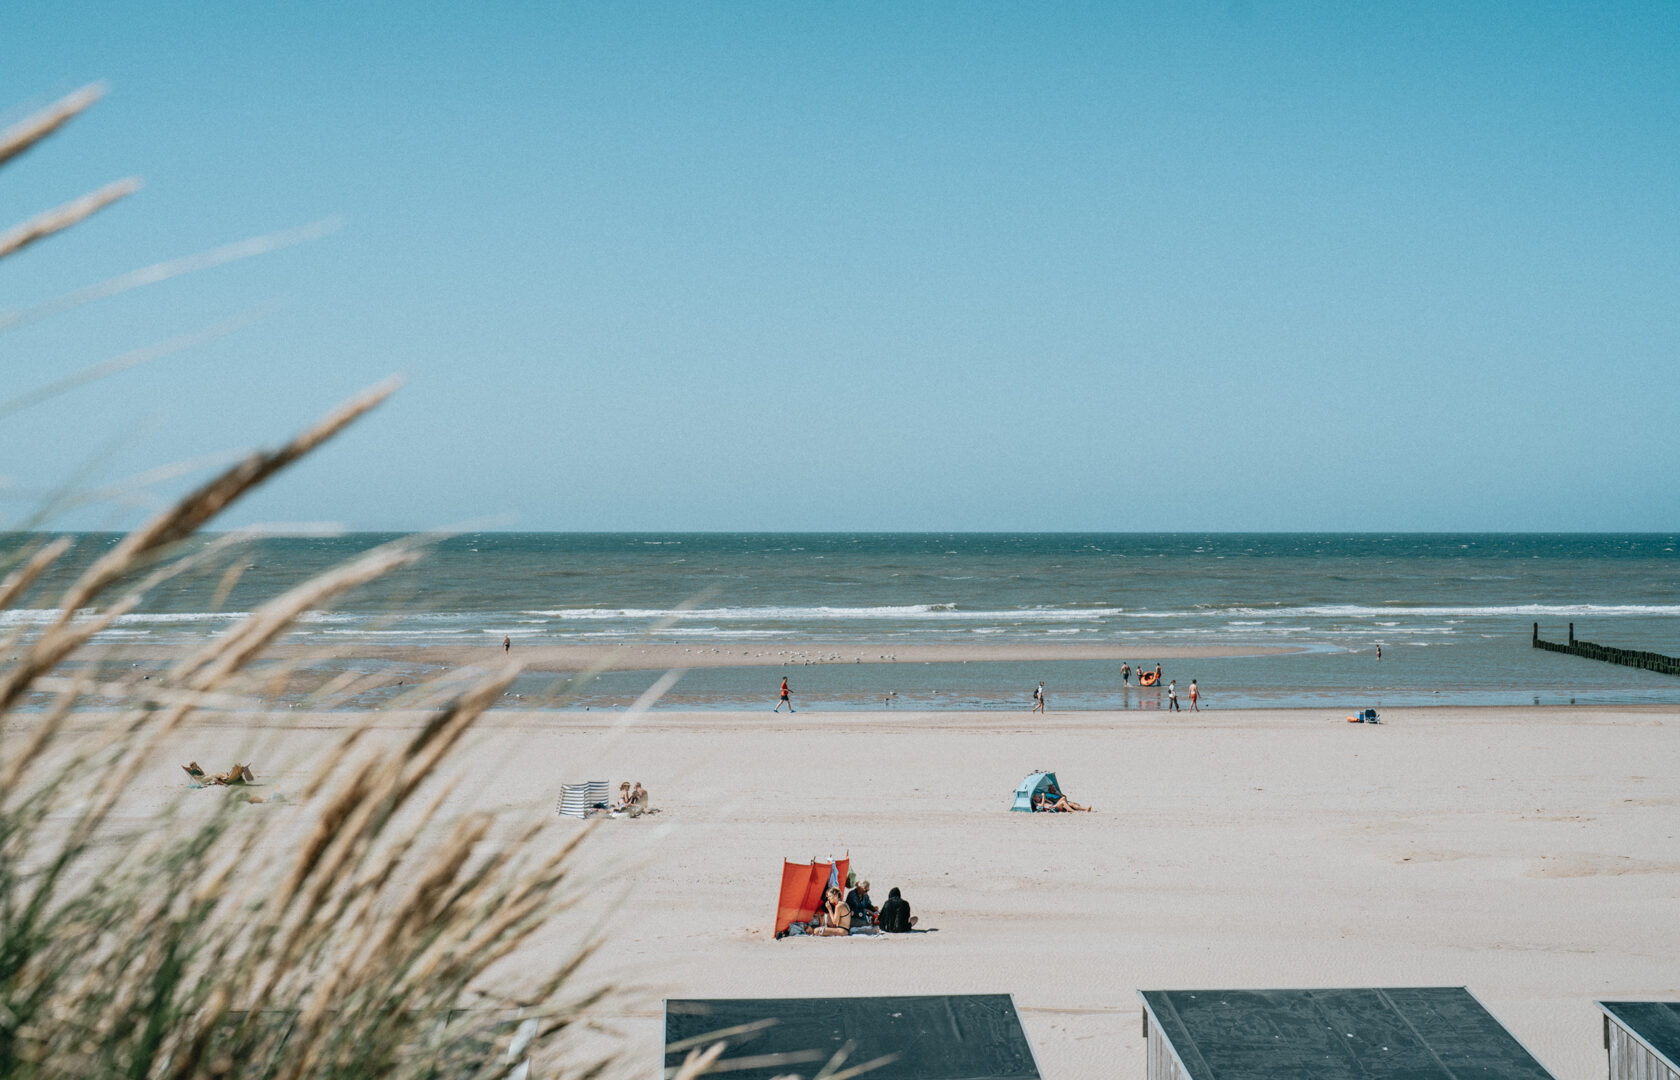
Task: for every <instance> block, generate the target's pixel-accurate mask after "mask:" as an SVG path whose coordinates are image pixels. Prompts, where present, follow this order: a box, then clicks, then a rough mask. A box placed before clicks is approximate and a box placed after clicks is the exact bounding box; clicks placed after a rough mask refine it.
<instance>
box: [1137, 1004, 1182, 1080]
mask: <svg viewBox="0 0 1680 1080" xmlns="http://www.w3.org/2000/svg"><path fill="white" fill-rule="evenodd" d="M1143 1036H1144V1041H1145V1042H1146V1043H1147V1044H1148V1054H1149V1065H1148V1073H1147V1076H1148V1078H1149V1080H1191V1078H1190V1074H1189V1073H1187V1072H1185V1071H1184V1065H1183V1063H1182V1062H1180V1061H1179V1060H1178V1052H1177V1051H1175V1050H1174V1049H1173V1045H1172V1043H1170V1042H1168V1041H1167V1037H1166V1035H1164V1034H1162V1032H1161V1025H1159V1024H1151V1023H1150V1022H1149V1010H1148V1009H1144V1010H1143Z"/></svg>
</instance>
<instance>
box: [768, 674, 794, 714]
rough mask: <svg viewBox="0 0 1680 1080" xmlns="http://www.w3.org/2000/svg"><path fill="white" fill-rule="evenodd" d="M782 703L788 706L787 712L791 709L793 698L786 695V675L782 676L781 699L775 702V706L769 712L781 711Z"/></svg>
mask: <svg viewBox="0 0 1680 1080" xmlns="http://www.w3.org/2000/svg"><path fill="white" fill-rule="evenodd" d="M783 705H786V706H787V707H788V712H792V711H793V698H791V697H789V696H788V684H787V676H786V675H783V676H782V700H780V701H778V702H776V707H775V708H774V709H771V710H770V711H771V712H781V711H782V706H783Z"/></svg>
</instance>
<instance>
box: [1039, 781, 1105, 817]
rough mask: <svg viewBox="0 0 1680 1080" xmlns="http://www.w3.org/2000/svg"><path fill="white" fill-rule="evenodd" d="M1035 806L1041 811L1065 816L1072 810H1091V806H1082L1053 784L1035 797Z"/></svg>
mask: <svg viewBox="0 0 1680 1080" xmlns="http://www.w3.org/2000/svg"><path fill="white" fill-rule="evenodd" d="M1033 805H1034V806H1035V807H1036V808H1037V809H1039V810H1050V811H1053V812H1055V813H1058V814H1065V813H1067V812H1068V811H1070V810H1090V809H1091V808H1090V807H1089V806H1080V805H1079V804H1078V803H1076V802H1074V801H1073V800H1072V799H1070V798H1068V797H1067V796H1066V795H1063V794H1062V793H1061V792H1060V791H1059V790H1057V789H1056V787H1055V785H1053V784H1052V785H1051V786H1049V787H1047V788H1045V789H1044V790H1043V791H1041V792H1039V793H1038V795H1037V796H1035V802H1034V804H1033Z"/></svg>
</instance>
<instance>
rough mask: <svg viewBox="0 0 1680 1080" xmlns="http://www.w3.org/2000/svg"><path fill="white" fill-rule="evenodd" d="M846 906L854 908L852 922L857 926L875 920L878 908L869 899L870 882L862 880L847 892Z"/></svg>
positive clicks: (865, 924) (866, 924)
mask: <svg viewBox="0 0 1680 1080" xmlns="http://www.w3.org/2000/svg"><path fill="white" fill-rule="evenodd" d="M846 906H847V907H849V908H851V909H852V923H853V924H854V925H857V926H868V925H869V924H870V923H872V922H874V921H875V912H877V911H879V910H880V909H879V908H877V907H876V906H875V905H874V904H873V903H871V902H870V899H869V882H867V881H860V882H858V883H857V885H856V886H855V887H854V888H853V889H852V891H851V892H849V893H847V894H846Z"/></svg>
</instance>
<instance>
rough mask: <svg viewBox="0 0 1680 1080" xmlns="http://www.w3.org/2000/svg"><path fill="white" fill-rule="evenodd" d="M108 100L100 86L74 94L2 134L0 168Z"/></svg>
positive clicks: (91, 86) (93, 85)
mask: <svg viewBox="0 0 1680 1080" xmlns="http://www.w3.org/2000/svg"><path fill="white" fill-rule="evenodd" d="M104 96H105V87H104V85H103V84H101V83H92V84H90V85H88V86H84V87H82V88H81V89H80V90H75V91H72V92H71V93H69V94H66V95H65V96H64V97H61V98H59V99H58V100H57V101H55V102H53V103H52V104H51V105H48V106H47V107H46V108H44V109H42V110H41V111H40V112H38V113H36V114H35V115H33V116H31V117H29V118H27V119H25V120H24V121H23V122H22V123H20V124H18V125H16V126H15V127H12V128H9V129H7V130H6V131H5V132H4V133H3V134H0V165H4V164H6V162H8V161H10V160H12V159H13V158H15V157H17V156H18V155H19V154H21V153H23V152H24V151H25V150H27V149H29V148H30V147H31V146H34V145H35V144H36V143H38V142H40V141H41V140H42V139H44V138H46V137H47V136H48V135H51V134H52V133H53V132H55V131H57V130H58V129H59V128H61V127H63V126H64V125H65V124H66V123H68V122H69V120H70V118H71V117H73V116H75V115H77V114H78V113H80V112H82V111H83V110H85V109H86V108H87V107H88V106H90V105H92V104H93V103H94V102H96V101H98V100H99V99H100V98H102V97H104Z"/></svg>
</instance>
